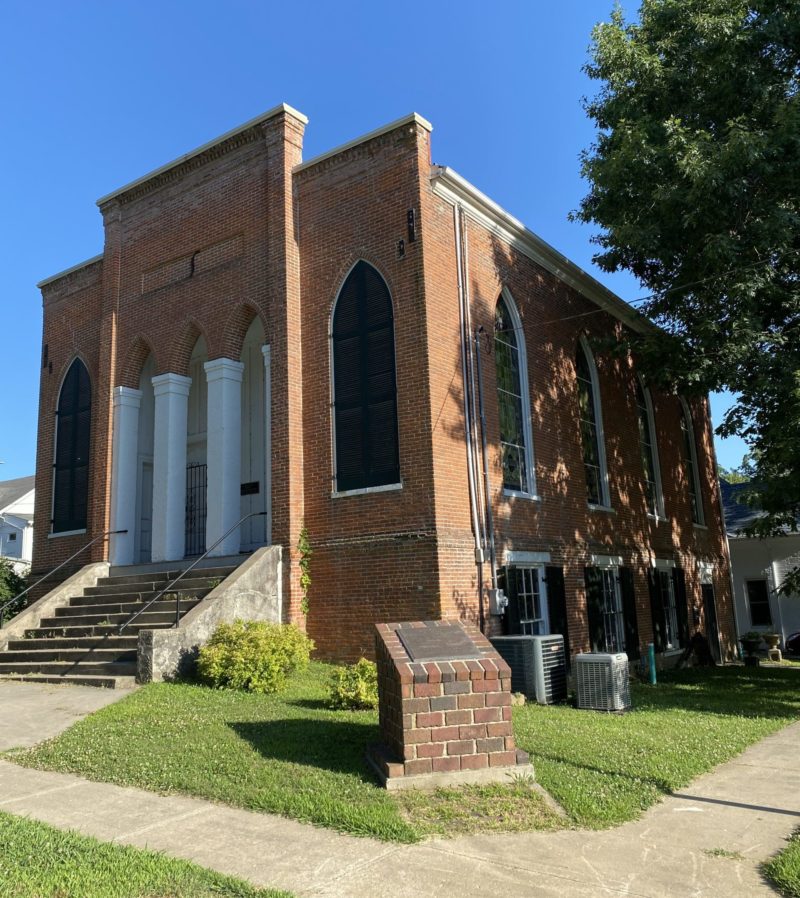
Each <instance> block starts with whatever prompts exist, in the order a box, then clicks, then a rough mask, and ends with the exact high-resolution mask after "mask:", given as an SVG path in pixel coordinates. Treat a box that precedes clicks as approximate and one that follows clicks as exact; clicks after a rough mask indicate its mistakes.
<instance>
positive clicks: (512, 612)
mask: <svg viewBox="0 0 800 898" xmlns="http://www.w3.org/2000/svg"><path fill="white" fill-rule="evenodd" d="M498 583H499V585H500V588H501V589H502V590H503V592H504V593H505V594H506V597H507V598H508V605H506V613H505V614H504V615H503V632H504V633H505V634H506V636H516V635H517V634H518V633H521V632H522V627H521V626H520V623H519V604H518V599H517V569H516V568H513V567H504V568H501V570H500V573H499V576H498Z"/></svg>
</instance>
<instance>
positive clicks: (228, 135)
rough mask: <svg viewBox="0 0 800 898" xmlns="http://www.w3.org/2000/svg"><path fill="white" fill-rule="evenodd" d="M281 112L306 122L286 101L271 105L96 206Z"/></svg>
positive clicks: (118, 190) (305, 123)
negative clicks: (259, 113) (264, 110)
mask: <svg viewBox="0 0 800 898" xmlns="http://www.w3.org/2000/svg"><path fill="white" fill-rule="evenodd" d="M282 112H285V113H286V114H287V115H291V116H292V117H293V118H296V119H297V120H298V121H299V122H302V123H303V124H304V125H307V124H308V119H307V118H306V116H304V115H303V113H302V112H298V111H297V110H296V109H294V108H293V107H291V106H289V105H288V104H286V103H280V104H279V105H278V106H273V107H272V109H268V110H267V111H266V112H262V113H261V115H257V116H256V117H255V118H251V119H250V121H248V122H245V123H244V124H243V125H237V126H236V127H235V128H232V129H231V130H230V131H226V132H225V133H224V134H221V135H220V136H219V137H215V138H214V139H213V140H209V141H208V142H207V143H204V144H203V145H202V146H200V147H197V149H196V150H191V151H190V152H188V153H184V154H183V156H179V157H178V158H177V159H173V160H172V162H167V163H166V165H162V166H160V167H159V168H155V169H153V171H151V172H148V173H147V174H146V175H142V177H141V178H136V180H135V181H129V182H128V183H127V184H125V185H124V186H122V187H118V188H117V189H116V190H112V191H111V193H107V194H106V195H105V196H101V197H100V199H99V200H97V201H96V204H97V205H98V206H102V205H103V203H107V202H108V201H109V200H113V199H114V197H116V196H119V195H120V194H121V193H126V192H127V191H128V190H132V189H133V188H134V187H138V186H139V185H140V184H144V183H145V182H146V181H149V180H150V179H151V178H155V177H157V176H158V175H162V174H164V172H167V171H169V170H170V169H171V168H175V167H176V166H178V165H180V164H181V163H183V162H188V161H189V160H190V159H194V157H195V156H199V155H200V154H201V153H205V152H206V151H207V150H210V149H211V148H212V147H215V146H217V144H220V143H223V142H224V141H226V140H229V139H230V138H231V137H236V135H237V134H241V133H242V132H243V131H247V130H249V129H250V128H252V127H254V126H255V125H261V124H263V123H264V122H267V121H269V119H271V118H275V116H276V115H280V114H281V113H282Z"/></svg>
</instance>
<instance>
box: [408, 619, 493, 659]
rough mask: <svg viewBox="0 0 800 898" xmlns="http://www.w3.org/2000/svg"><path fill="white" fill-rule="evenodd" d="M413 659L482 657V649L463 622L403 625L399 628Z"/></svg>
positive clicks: (409, 654)
mask: <svg viewBox="0 0 800 898" xmlns="http://www.w3.org/2000/svg"><path fill="white" fill-rule="evenodd" d="M397 635H398V636H399V637H400V642H402V643H403V648H404V649H405V650H406V651H407V652H408V656H409V658H411V660H412V661H450V660H455V659H462V658H463V659H470V658H480V657H482V655H481V651H480V649H479V648H478V647H477V646H476V645H475V643H474V642H473V641H472V639H471V638H470V636H469V634H468V633H467V632H466V631H465V630H464V628H463V627H462V626H461V624H456V623H453V624H438V625H437V626H435V627H407V628H406V627H401V628H399V629H398V630H397Z"/></svg>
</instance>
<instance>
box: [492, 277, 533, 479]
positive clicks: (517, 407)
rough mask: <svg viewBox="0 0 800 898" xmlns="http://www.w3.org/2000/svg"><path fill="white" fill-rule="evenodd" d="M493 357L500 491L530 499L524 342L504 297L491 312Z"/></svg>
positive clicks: (508, 299)
mask: <svg viewBox="0 0 800 898" xmlns="http://www.w3.org/2000/svg"><path fill="white" fill-rule="evenodd" d="M494 356H495V367H496V370H497V406H498V412H499V417H500V448H501V452H502V460H503V489H505V490H506V491H508V492H513V493H521V494H523V495H526V496H530V495H533V494H534V493H535V492H536V489H535V484H534V473H533V440H532V436H531V409H530V399H529V396H528V367H527V362H526V359H525V339H524V337H523V334H522V321H521V320H520V317H519V313H518V312H517V309H516V307H515V306H514V300H513V299H512V298H511V296H510V295H508V294H506V293H503V294H502V295H501V296H500V298H499V299H498V300H497V305H496V306H495V311H494Z"/></svg>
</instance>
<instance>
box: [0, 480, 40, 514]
mask: <svg viewBox="0 0 800 898" xmlns="http://www.w3.org/2000/svg"><path fill="white" fill-rule="evenodd" d="M35 486H36V477H35V476H34V475H33V474H31V475H29V476H28V477H17V478H16V480H0V512H2V511H3V510H4V509H6V508H8V506H9V505H13V504H14V503H15V502H17V501H18V500H19V499H21V498H22V497H23V496H25V495H27V494H28V493H29V492H30V491H31V490H32V489H33V488H34V487H35Z"/></svg>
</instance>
